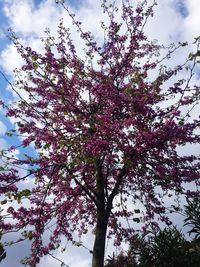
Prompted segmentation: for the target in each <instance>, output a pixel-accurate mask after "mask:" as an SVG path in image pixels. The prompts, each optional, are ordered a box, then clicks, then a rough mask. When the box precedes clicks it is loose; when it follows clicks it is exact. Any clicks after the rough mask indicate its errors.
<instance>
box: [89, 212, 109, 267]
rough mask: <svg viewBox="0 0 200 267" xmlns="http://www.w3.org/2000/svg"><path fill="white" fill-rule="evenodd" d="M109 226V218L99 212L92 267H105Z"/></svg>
mask: <svg viewBox="0 0 200 267" xmlns="http://www.w3.org/2000/svg"><path fill="white" fill-rule="evenodd" d="M107 225H108V216H107V215H105V213H102V212H100V211H98V213H97V226H96V234H95V241H94V247H93V257H92V267H103V266H104V254H105V243H106V231H107Z"/></svg>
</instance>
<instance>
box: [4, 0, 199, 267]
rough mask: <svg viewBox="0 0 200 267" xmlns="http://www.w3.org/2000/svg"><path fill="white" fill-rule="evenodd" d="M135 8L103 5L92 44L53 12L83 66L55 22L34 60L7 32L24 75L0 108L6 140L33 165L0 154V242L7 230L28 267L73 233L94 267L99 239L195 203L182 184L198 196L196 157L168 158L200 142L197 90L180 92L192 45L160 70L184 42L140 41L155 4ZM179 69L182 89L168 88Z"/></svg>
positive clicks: (100, 257) (100, 251) (126, 234)
mask: <svg viewBox="0 0 200 267" xmlns="http://www.w3.org/2000/svg"><path fill="white" fill-rule="evenodd" d="M59 2H60V1H59ZM147 2H148V1H144V2H142V3H140V4H138V5H137V6H136V7H135V6H131V4H130V3H129V1H121V5H120V9H118V8H117V6H115V4H110V5H109V4H108V3H107V1H105V0H103V1H102V10H103V12H104V13H105V16H108V18H109V24H108V25H106V24H105V23H103V22H102V23H101V26H102V31H103V32H104V36H105V38H104V41H103V44H99V43H98V42H97V41H96V40H95V37H94V36H93V35H92V33H91V32H87V31H85V30H84V26H82V25H81V22H79V21H77V20H76V17H75V15H74V14H71V13H70V10H69V9H68V7H67V6H66V5H65V4H64V3H61V5H62V6H63V8H65V10H66V12H67V14H68V15H69V16H70V17H71V19H72V21H73V24H74V25H75V26H76V27H77V30H78V32H79V34H80V41H81V42H82V43H84V45H85V49H84V56H82V55H81V56H80V55H79V54H78V53H77V47H76V46H75V45H74V43H73V40H72V39H71V36H70V29H68V28H66V27H65V25H64V24H63V22H62V20H61V22H60V24H59V26H58V37H57V38H56V37H53V36H51V33H50V32H49V31H47V32H46V34H47V37H46V38H44V40H43V44H44V52H41V53H40V52H38V51H34V50H33V49H32V48H31V47H24V46H23V45H22V44H21V43H20V42H19V40H18V38H17V37H16V36H15V35H14V34H13V33H11V39H12V41H13V42H14V44H15V46H16V49H17V51H18V53H19V54H20V55H21V57H22V58H23V60H24V65H23V66H22V68H21V69H20V70H17V71H15V83H14V84H12V85H11V86H12V89H13V90H14V91H15V92H16V93H17V94H18V99H17V101H16V102H15V103H12V104H11V105H9V104H8V103H3V102H2V106H3V107H4V109H6V110H7V113H6V114H7V116H8V117H9V118H12V119H13V120H14V121H15V125H16V129H14V130H12V131H11V132H10V133H8V135H10V136H12V135H14V134H17V135H18V134H19V135H21V136H22V137H21V138H22V139H21V140H22V145H21V146H22V148H25V147H27V146H32V147H34V149H35V150H36V151H37V155H35V156H33V155H27V154H23V155H21V156H20V157H19V158H14V157H12V151H14V150H15V147H14V146H12V147H11V148H10V149H9V150H8V151H6V150H4V151H2V157H3V159H4V160H5V161H6V165H5V166H2V167H1V168H2V171H1V173H0V182H1V187H0V193H1V195H3V196H4V200H3V201H2V202H1V204H2V205H3V204H4V205H5V204H6V205H7V204H9V207H8V208H7V210H6V214H5V215H2V217H1V221H0V227H1V232H2V234H3V235H4V234H6V233H8V232H10V231H18V232H19V233H20V234H21V236H20V237H19V239H18V240H16V241H15V242H19V241H22V240H24V239H29V240H30V242H31V243H32V247H31V254H30V257H28V258H27V259H26V260H25V263H26V264H27V265H28V266H36V265H37V264H38V263H39V261H40V259H41V257H43V256H44V255H47V254H49V253H50V252H51V251H54V250H55V249H58V248H59V246H60V244H61V237H63V236H64V237H65V238H66V239H68V240H71V241H72V240H73V233H74V232H75V231H78V233H79V235H80V236H82V235H83V234H86V233H87V231H88V229H89V228H92V229H93V230H94V235H95V241H94V246H93V249H91V250H92V257H93V260H92V266H93V267H102V266H103V262H104V250H105V240H106V237H108V238H110V237H112V236H114V244H115V245H120V244H121V242H122V241H123V240H128V239H129V238H130V237H131V236H132V234H133V233H134V230H135V228H134V224H136V223H137V222H139V221H140V220H141V222H142V223H143V231H145V230H146V229H147V227H148V225H149V224H154V226H158V223H157V222H156V220H157V219H158V217H159V220H160V221H162V222H165V223H167V224H170V220H169V218H168V216H167V215H166V214H165V211H166V207H165V201H164V197H165V196H168V197H170V195H171V194H172V195H173V194H175V195H178V194H186V195H188V196H194V195H195V190H196V189H195V190H192V189H191V190H188V185H189V184H190V183H192V184H193V185H194V184H196V185H197V186H199V166H200V163H199V157H198V156H197V155H192V154H191V155H188V154H187V155H186V154H180V153H179V152H178V150H177V148H178V147H185V146H186V145H187V144H197V143H199V141H200V136H199V131H198V129H199V126H200V121H199V117H197V118H196V117H195V118H193V117H190V113H191V112H192V111H193V110H194V109H195V107H196V105H197V104H198V101H199V96H200V95H199V86H195V85H191V79H192V76H193V73H194V67H195V65H196V63H197V56H198V53H199V39H196V49H197V50H196V52H195V53H196V54H195V53H193V54H191V55H190V57H189V58H188V59H187V60H186V61H185V62H183V64H182V65H179V66H176V67H167V66H165V65H164V64H165V60H167V58H168V57H169V56H173V55H174V53H175V51H176V50H177V49H182V47H183V46H185V45H186V43H179V44H178V45H177V46H174V47H173V48H172V49H171V48H169V49H167V48H166V49H164V48H163V46H160V45H158V44H157V43H155V42H153V41H151V40H148V38H147V37H146V35H145V33H144V28H145V25H146V23H147V21H148V18H149V17H150V16H153V8H154V6H155V4H156V3H155V1H153V4H152V5H149V4H148V3H147ZM117 14H120V21H119V20H118V19H117ZM161 52H162V53H161ZM159 53H161V55H163V54H164V55H163V56H161V55H160V54H159ZM185 66H187V73H188V74H187V75H188V78H187V77H186V78H185V77H184V78H183V79H181V80H180V79H178V80H176V81H175V82H174V81H173V80H172V78H173V79H175V78H176V75H178V74H179V73H180V72H181V71H185ZM152 73H153V75H152ZM169 83H171V84H170V86H169ZM24 92H26V94H24ZM24 95H25V96H24ZM20 168H25V169H26V173H25V174H23V175H22V172H21V171H20ZM26 180H28V181H29V182H30V183H29V184H28V185H27V186H26V185H25V187H26V188H25V189H24V187H23V188H22V185H24V184H25V181H26ZM186 185H187V186H186ZM15 203H16V204H15ZM138 206H140V207H141V210H139V209H138ZM138 213H141V216H142V218H141V219H140V218H138ZM9 218H12V221H11V220H10V219H9ZM123 218H124V219H125V221H126V222H127V223H126V224H125V223H123V222H122V219H123ZM130 221H131V222H134V224H131V227H130V223H129V222H130ZM45 234H46V235H45ZM44 235H45V239H44ZM46 239H48V242H47V241H46Z"/></svg>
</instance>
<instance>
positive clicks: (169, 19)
mask: <svg viewBox="0 0 200 267" xmlns="http://www.w3.org/2000/svg"><path fill="white" fill-rule="evenodd" d="M133 1H134V0H133ZM157 1H158V6H157V7H156V8H155V16H154V18H153V19H151V21H150V22H149V24H148V25H147V27H146V32H147V34H148V36H149V38H152V39H157V40H158V41H159V42H160V43H163V44H170V43H172V42H175V43H177V42H179V41H188V43H189V44H191V45H189V48H187V49H186V50H185V52H184V51H181V52H180V53H179V54H177V57H176V58H174V59H173V60H174V63H180V62H181V60H184V57H186V56H187V54H188V51H189V50H190V49H192V42H193V40H194V37H197V36H199V35H200V32H199V30H200V16H199V14H200V4H199V0H157ZM66 2H67V4H68V5H70V6H71V8H72V9H74V12H75V13H76V14H77V17H78V18H79V19H80V20H82V21H83V25H84V27H85V28H87V29H88V30H91V31H92V32H93V33H94V35H95V36H96V38H97V39H99V40H100V39H101V33H100V32H99V26H100V24H99V23H98V22H99V21H101V20H103V19H104V16H103V14H102V13H101V9H100V1H99V0H68V1H66ZM149 2H150V3H151V1H150V0H149ZM60 18H64V20H65V23H66V24H67V26H70V25H71V24H70V20H69V18H68V17H67V14H66V12H65V11H64V10H63V9H62V8H61V7H59V6H58V5H56V4H55V1H54V0H0V70H1V71H3V73H4V74H6V75H7V77H8V78H9V79H10V80H12V71H13V69H14V68H16V67H19V66H20V64H21V59H20V57H19V56H18V55H17V53H16V51H15V49H14V47H13V45H12V44H11V43H10V42H9V41H8V38H7V29H8V28H10V27H11V28H12V29H13V30H14V31H15V32H16V33H17V35H18V36H20V38H21V40H22V41H23V42H24V43H25V44H26V45H27V46H32V47H34V48H35V49H37V50H40V49H41V42H40V38H41V37H42V36H44V30H45V28H47V27H48V28H50V29H51V30H52V33H53V34H55V33H56V27H57V25H58V22H59V19H60ZM74 38H76V35H75V34H74ZM77 44H78V42H77ZM79 50H80V52H81V48H79ZM196 79H198V75H197V77H196ZM0 83H1V86H0V98H3V99H6V100H7V101H11V100H12V98H13V95H12V93H11V91H10V90H9V87H8V85H7V83H6V82H5V80H4V79H3V77H0ZM12 128H13V126H12V124H11V122H10V121H9V120H7V119H6V118H5V117H4V114H3V112H2V111H1V110H0V149H4V148H6V147H8V145H9V143H10V140H9V139H8V137H6V136H5V133H6V131H7V130H9V129H12ZM13 140H14V141H13V142H16V143H17V142H18V140H15V139H13ZM91 242H93V241H92V239H91V238H90V237H87V238H86V239H85V240H84V244H85V245H86V247H89V248H90V249H91ZM27 251H28V245H27V244H18V245H17V246H16V247H15V248H13V249H9V250H8V257H7V259H6V260H5V261H3V262H2V263H1V266H3V267H10V266H15V267H20V266H22V265H20V263H19V259H20V257H23V256H25V255H26V253H27ZM107 252H109V249H108V251H107ZM56 256H57V257H58V258H60V259H63V260H64V261H65V262H66V263H67V264H68V265H69V266H70V267H78V266H79V267H86V266H90V263H91V256H90V254H89V252H88V251H87V249H84V248H82V249H81V248H78V249H77V248H74V247H71V246H70V245H67V250H66V252H65V253H62V254H61V253H60V252H59V253H58V254H57V255H56ZM56 266H60V263H59V262H57V261H55V260H54V259H52V258H51V257H47V258H45V259H44V260H43V261H42V262H41V264H40V265H39V267H56Z"/></svg>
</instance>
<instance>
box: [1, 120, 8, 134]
mask: <svg viewBox="0 0 200 267" xmlns="http://www.w3.org/2000/svg"><path fill="white" fill-rule="evenodd" d="M6 131H7V127H6V125H5V124H4V123H3V122H2V121H0V134H5V133H6Z"/></svg>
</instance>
